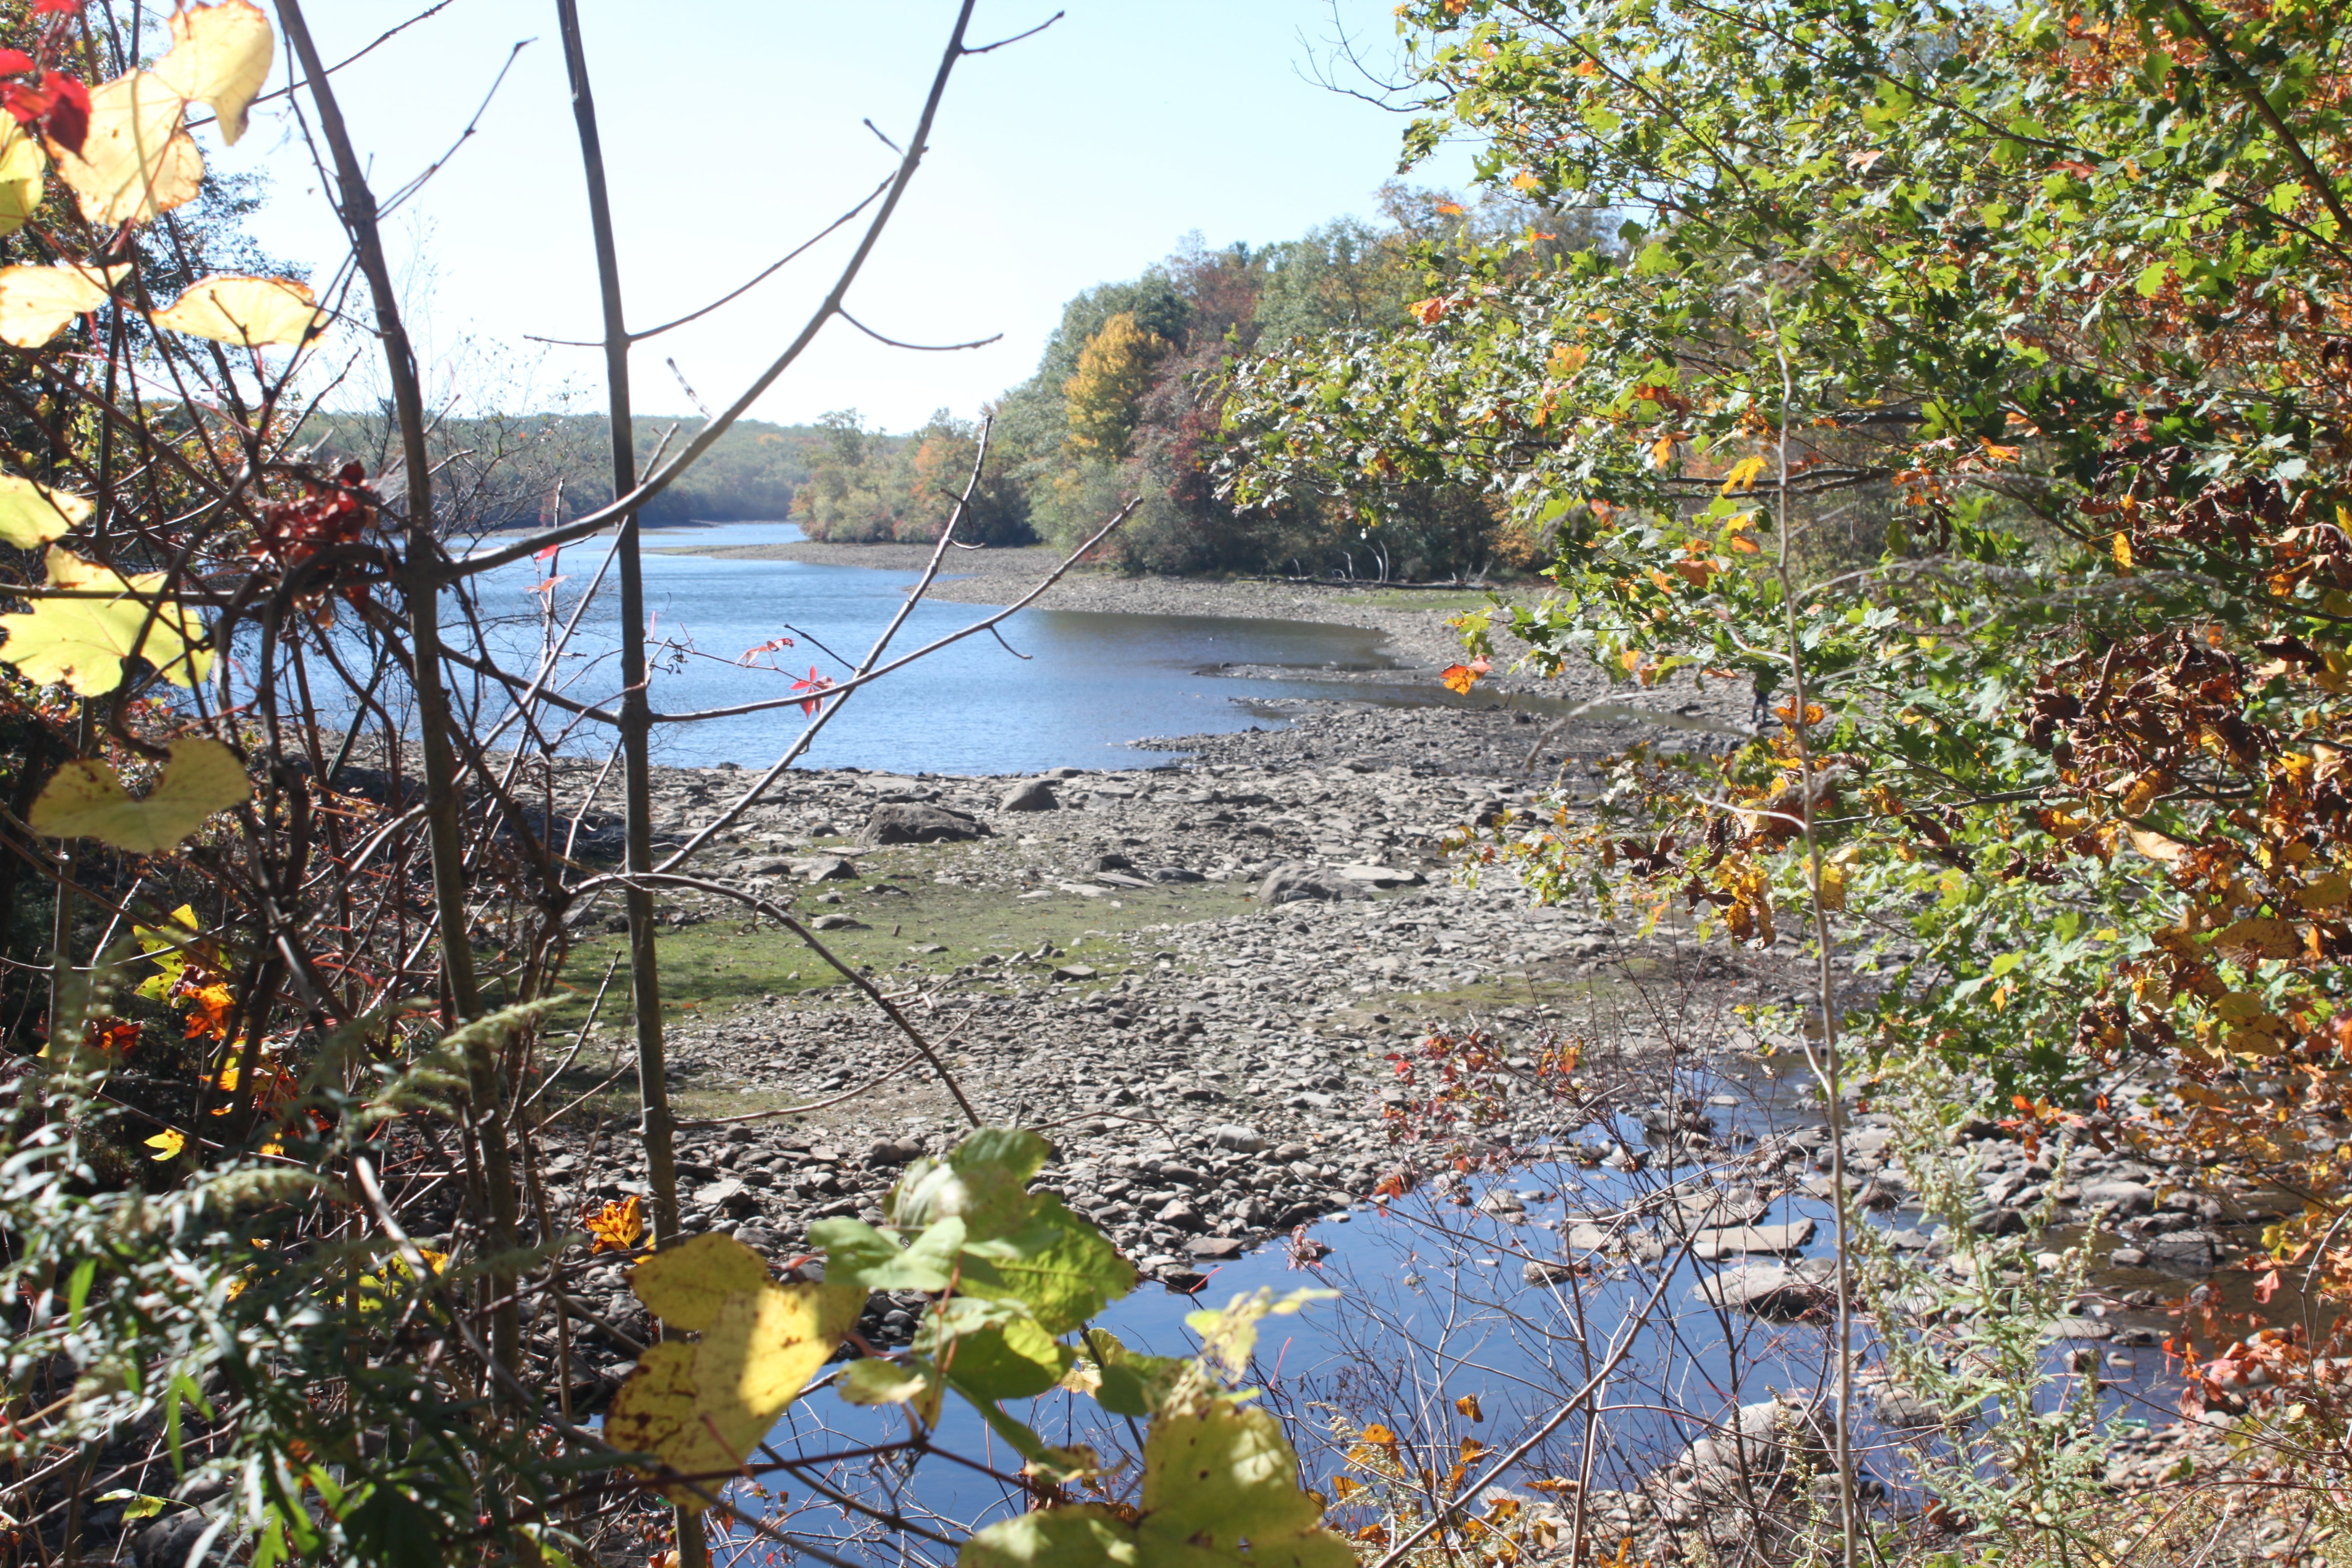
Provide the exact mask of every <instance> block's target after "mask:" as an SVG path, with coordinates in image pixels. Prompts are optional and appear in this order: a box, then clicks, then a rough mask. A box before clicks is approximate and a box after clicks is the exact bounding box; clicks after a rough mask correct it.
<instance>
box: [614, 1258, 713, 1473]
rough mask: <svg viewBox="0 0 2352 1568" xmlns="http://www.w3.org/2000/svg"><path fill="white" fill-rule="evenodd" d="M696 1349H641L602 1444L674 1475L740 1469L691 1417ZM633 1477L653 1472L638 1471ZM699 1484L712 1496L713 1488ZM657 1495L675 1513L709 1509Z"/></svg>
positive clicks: (677, 1343)
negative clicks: (653, 1461) (654, 1463)
mask: <svg viewBox="0 0 2352 1568" xmlns="http://www.w3.org/2000/svg"><path fill="white" fill-rule="evenodd" d="M697 1239H700V1238H699V1237H698V1238H697ZM700 1349H701V1347H700V1346H699V1345H696V1344H694V1343H692V1342H688V1341H685V1340H665V1341H663V1342H661V1343H660V1344H657V1345H648V1346H646V1353H645V1354H643V1355H641V1356H639V1357H638V1358H637V1369H636V1371H635V1372H633V1373H629V1375H628V1378H627V1380H626V1381H625V1382H624V1383H623V1384H621V1387H620V1392H618V1393H617V1394H614V1395H613V1405H612V1408H611V1409H610V1410H608V1411H606V1412H605V1415H604V1440H605V1441H606V1442H608V1443H610V1444H612V1445H613V1446H614V1447H617V1448H621V1449H624V1450H625V1451H627V1452H629V1453H635V1454H650V1455H652V1456H653V1457H654V1458H656V1459H657V1460H659V1461H660V1462H661V1463H662V1464H665V1465H667V1466H668V1467H669V1468H672V1469H673V1470H676V1471H677V1472H678V1473H679V1474H680V1475H688V1476H700V1475H709V1474H711V1473H712V1472H714V1471H725V1470H731V1469H733V1468H736V1467H737V1466H738V1465H740V1464H741V1463H742V1462H743V1461H742V1458H741V1457H740V1455H736V1454H730V1453H729V1452H728V1451H727V1445H726V1444H724V1443H722V1442H720V1441H719V1435H718V1434H717V1433H716V1432H713V1431H712V1430H711V1429H710V1428H709V1426H707V1425H705V1424H704V1423H703V1422H702V1421H701V1420H700V1419H699V1418H698V1416H697V1415H696V1414H695V1408H694V1359H695V1355H696V1353H697V1352H698V1351H699V1350H700ZM637 1473H638V1474H639V1475H652V1474H653V1473H654V1472H653V1471H652V1470H651V1469H649V1468H639V1469H638V1471H637ZM702 1484H703V1485H704V1486H705V1488H706V1489H709V1490H711V1491H716V1490H718V1485H717V1483H712V1482H705V1483H702ZM663 1495H664V1496H666V1497H667V1498H668V1499H669V1500H670V1501H672V1502H674V1503H677V1505H678V1506H679V1507H681V1508H688V1509H693V1510H701V1509H703V1508H707V1507H708V1506H709V1504H707V1503H705V1502H703V1501H702V1500H701V1499H699V1498H698V1497H696V1496H695V1495H694V1494H693V1493H692V1492H690V1491H688V1490H687V1489H685V1488H683V1487H666V1488H664V1489H663Z"/></svg>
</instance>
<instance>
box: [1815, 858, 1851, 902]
mask: <svg viewBox="0 0 2352 1568" xmlns="http://www.w3.org/2000/svg"><path fill="white" fill-rule="evenodd" d="M1819 897H1820V901H1821V906H1822V908H1823V909H1824V910H1830V911H1831V912H1832V913H1835V912H1836V911H1838V910H1843V909H1844V908H1845V868H1844V867H1843V866H1823V867H1822V886H1821V891H1820V894H1819Z"/></svg>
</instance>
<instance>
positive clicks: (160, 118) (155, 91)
mask: <svg viewBox="0 0 2352 1568" xmlns="http://www.w3.org/2000/svg"><path fill="white" fill-rule="evenodd" d="M185 101H186V100H184V98H183V97H182V96H181V94H180V92H179V91H178V90H177V89H175V88H173V86H172V84H171V83H169V82H167V81H165V80H163V78H161V77H159V76H157V75H156V74H155V73H154V72H152V71H133V72H131V74H130V75H129V76H125V77H118V78H116V79H114V80H112V81H110V82H106V83H104V84H103V85H101V86H99V87H96V88H93V89H90V94H89V134H88V135H87V136H86V137H84V138H83V140H82V144H81V151H80V152H79V153H74V152H72V151H69V150H68V149H67V148H65V147H62V146H59V145H58V143H57V142H55V141H52V142H50V144H49V156H50V157H52V158H54V159H56V160H57V165H58V174H59V175H61V176H62V177H63V178H64V180H65V182H66V184H68V185H69V186H71V187H72V189H73V193H74V195H75V196H76V197H77V198H78V199H79V202H80V204H81V216H83V217H85V218H88V219H89V221H90V222H91V223H94V224H96V225H98V226H100V228H113V227H116V226H119V225H121V224H126V223H131V224H137V223H152V222H154V221H155V219H156V218H158V217H160V216H163V214H165V213H167V212H170V211H171V210H172V209H173V208H174V207H177V206H181V205H185V204H186V203H188V202H191V201H194V199H195V196H196V193H197V192H198V191H199V190H201V189H202V188H203V186H204V179H205V160H204V154H203V153H199V152H197V151H196V144H195V142H194V141H193V140H192V139H190V137H189V135H188V133H187V132H185V131H184V130H182V129H181V126H180V121H181V117H182V113H183V110H184V107H185Z"/></svg>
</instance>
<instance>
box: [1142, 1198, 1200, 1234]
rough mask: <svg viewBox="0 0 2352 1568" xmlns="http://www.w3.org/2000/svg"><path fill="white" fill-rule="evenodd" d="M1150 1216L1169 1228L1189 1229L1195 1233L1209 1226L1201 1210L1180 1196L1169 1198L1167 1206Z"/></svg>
mask: <svg viewBox="0 0 2352 1568" xmlns="http://www.w3.org/2000/svg"><path fill="white" fill-rule="evenodd" d="M1151 1217H1152V1218H1153V1219H1155V1220H1157V1221H1159V1222H1160V1224H1161V1225H1164V1226H1168V1227H1169V1228H1170V1229H1171V1230H1189V1231H1192V1232H1193V1233H1195V1234H1196V1235H1197V1234H1198V1233H1200V1232H1202V1231H1204V1230H1206V1229H1208V1228H1209V1222H1208V1221H1207V1220H1205V1219H1203V1218H1202V1217H1201V1211H1200V1210H1199V1209H1196V1208H1194V1207H1193V1206H1192V1205H1191V1204H1188V1203H1186V1202H1185V1201H1184V1200H1183V1199H1182V1198H1171V1199H1170V1200H1169V1203H1168V1206H1167V1207H1166V1208H1163V1209H1161V1210H1160V1212H1159V1213H1158V1214H1156V1215H1152V1216H1151Z"/></svg>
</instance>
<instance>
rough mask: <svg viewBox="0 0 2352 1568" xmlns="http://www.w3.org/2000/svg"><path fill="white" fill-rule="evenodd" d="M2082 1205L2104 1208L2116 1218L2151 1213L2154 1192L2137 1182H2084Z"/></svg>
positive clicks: (2153, 1203)
mask: <svg viewBox="0 0 2352 1568" xmlns="http://www.w3.org/2000/svg"><path fill="white" fill-rule="evenodd" d="M2083 1206H2084V1208H2092V1209H2105V1210H2106V1211H2107V1212H2108V1213H2109V1214H2111V1215H2115V1216H2116V1218H2118V1219H2122V1218H2125V1217H2127V1216H2129V1215H2143V1214H2150V1213H2153V1212H2154V1211H2155V1209H2156V1194H2154V1193H2152V1192H2150V1191H2149V1190H2148V1189H2147V1188H2146V1187H2144V1186H2142V1185H2140V1184H2138V1183H2137V1182H2085V1183H2084V1184H2083Z"/></svg>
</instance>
